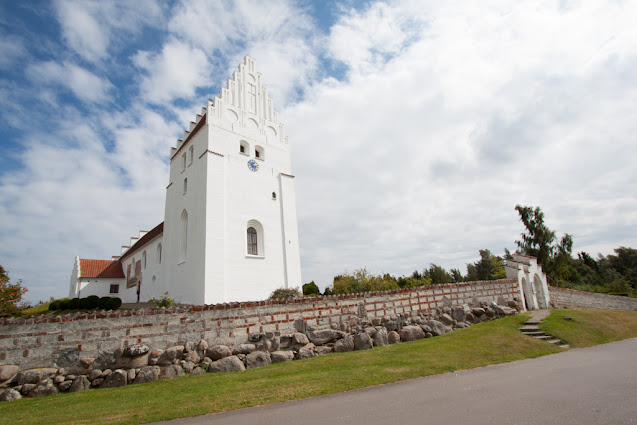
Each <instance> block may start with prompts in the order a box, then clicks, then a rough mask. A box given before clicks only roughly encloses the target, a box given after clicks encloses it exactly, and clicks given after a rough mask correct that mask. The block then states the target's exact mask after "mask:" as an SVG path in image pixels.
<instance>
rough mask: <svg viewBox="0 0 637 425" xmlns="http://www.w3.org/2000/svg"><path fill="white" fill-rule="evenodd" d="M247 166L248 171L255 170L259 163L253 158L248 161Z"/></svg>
mask: <svg viewBox="0 0 637 425" xmlns="http://www.w3.org/2000/svg"><path fill="white" fill-rule="evenodd" d="M248 168H249V169H250V171H257V170H258V169H259V164H257V162H256V161H255V160H254V159H251V160H249V161H248Z"/></svg>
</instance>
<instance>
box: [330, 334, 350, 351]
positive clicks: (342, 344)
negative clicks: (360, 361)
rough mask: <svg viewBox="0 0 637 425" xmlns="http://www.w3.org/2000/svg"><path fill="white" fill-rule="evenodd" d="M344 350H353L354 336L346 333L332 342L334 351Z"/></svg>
mask: <svg viewBox="0 0 637 425" xmlns="http://www.w3.org/2000/svg"><path fill="white" fill-rule="evenodd" d="M346 351H354V337H353V336H352V335H347V336H345V337H343V338H341V339H339V340H338V341H336V343H335V344H334V352H335V353H344V352H346Z"/></svg>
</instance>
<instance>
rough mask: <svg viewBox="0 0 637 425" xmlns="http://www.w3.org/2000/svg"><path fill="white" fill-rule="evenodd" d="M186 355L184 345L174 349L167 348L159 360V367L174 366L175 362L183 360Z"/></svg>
mask: <svg viewBox="0 0 637 425" xmlns="http://www.w3.org/2000/svg"><path fill="white" fill-rule="evenodd" d="M183 355H184V346H183V345H175V346H173V347H170V348H167V349H166V350H165V351H164V352H163V353H162V354H161V356H159V359H158V360H157V364H158V365H170V364H173V360H181V359H182V358H183Z"/></svg>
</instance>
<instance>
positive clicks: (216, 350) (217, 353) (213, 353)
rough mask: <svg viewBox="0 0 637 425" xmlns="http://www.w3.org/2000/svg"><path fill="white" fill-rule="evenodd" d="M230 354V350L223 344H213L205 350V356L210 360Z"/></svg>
mask: <svg viewBox="0 0 637 425" xmlns="http://www.w3.org/2000/svg"><path fill="white" fill-rule="evenodd" d="M231 355H232V350H231V349H230V348H228V347H226V346H225V345H213V346H212V347H209V348H208V349H207V350H206V356H207V357H210V359H212V360H220V359H223V358H224V357H230V356H231Z"/></svg>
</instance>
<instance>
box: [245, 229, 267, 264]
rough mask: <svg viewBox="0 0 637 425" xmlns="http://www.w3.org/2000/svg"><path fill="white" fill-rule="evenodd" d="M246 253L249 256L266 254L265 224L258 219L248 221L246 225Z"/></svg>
mask: <svg viewBox="0 0 637 425" xmlns="http://www.w3.org/2000/svg"><path fill="white" fill-rule="evenodd" d="M246 235H247V241H246V254H247V255H249V256H258V257H263V256H264V253H265V251H264V249H263V247H264V244H263V242H264V239H263V226H261V223H259V222H258V221H256V220H250V221H248V224H247V225H246Z"/></svg>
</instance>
